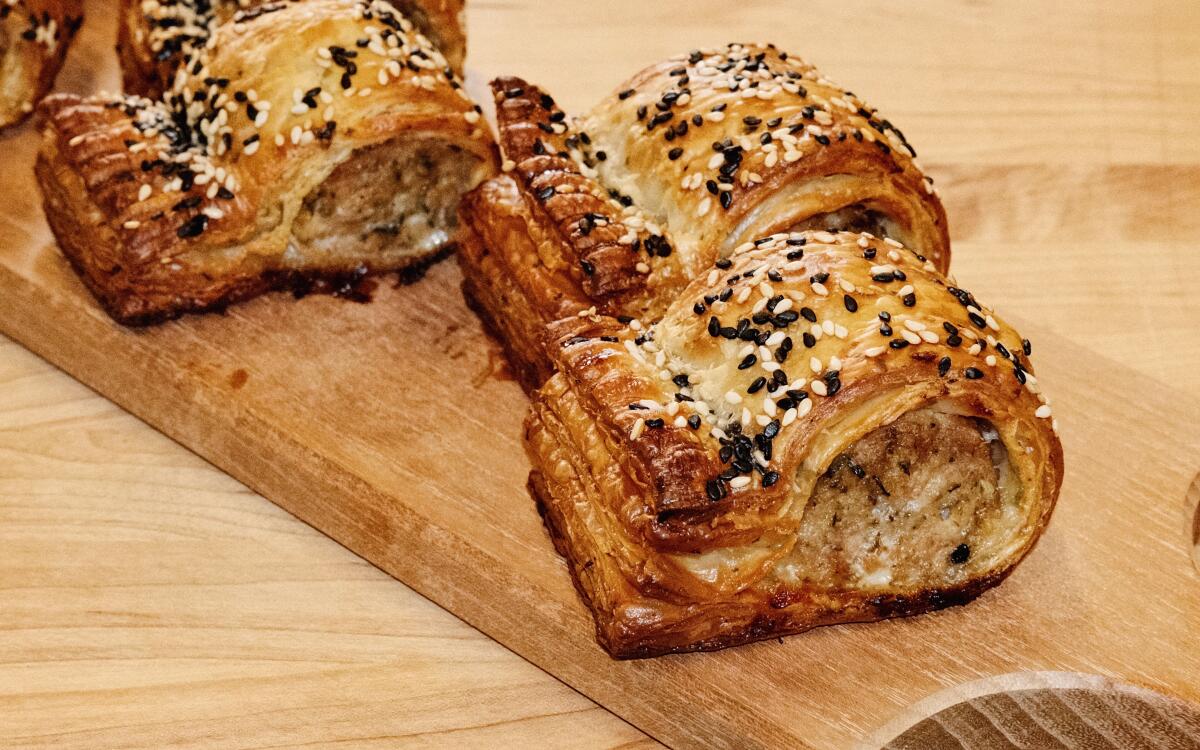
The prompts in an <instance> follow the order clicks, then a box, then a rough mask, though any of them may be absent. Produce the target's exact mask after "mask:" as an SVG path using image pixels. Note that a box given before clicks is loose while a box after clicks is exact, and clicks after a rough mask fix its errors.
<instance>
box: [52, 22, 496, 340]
mask: <svg viewBox="0 0 1200 750" xmlns="http://www.w3.org/2000/svg"><path fill="white" fill-rule="evenodd" d="M268 18H269V20H266V19H268ZM264 23H270V25H271V32H272V33H271V34H263V33H259V29H258V26H259V25H261V24H264ZM42 113H43V116H44V119H45V122H46V127H45V135H44V139H43V147H42V151H41V153H40V154H39V158H38V163H37V174H38V178H39V183H40V185H41V187H42V190H43V194H44V198H45V205H46V214H47V218H48V220H49V222H50V225H51V228H52V229H53V230H54V232H55V235H56V237H57V238H58V241H59V245H60V247H61V248H62V249H63V251H64V253H65V254H66V255H67V257H68V258H69V259H70V260H71V262H72V264H73V265H74V266H75V267H76V268H77V270H79V271H80V274H81V276H82V278H83V280H84V281H85V283H86V284H87V285H88V287H89V288H90V289H91V290H92V291H93V293H95V295H96V296H97V298H98V299H99V300H100V301H101V302H102V303H103V304H104V306H105V308H106V309H107V310H108V311H109V312H110V314H111V315H112V316H113V317H114V318H116V319H117V320H119V321H121V322H124V323H127V324H146V323H154V322H158V321H161V320H164V319H168V318H171V317H175V316H177V315H179V314H182V313H185V312H201V311H205V310H212V309H220V308H222V307H224V306H225V305H227V304H229V303H231V302H234V301H238V300H240V299H244V298H246V297H248V296H252V295H254V294H257V293H260V292H262V291H265V290H268V289H272V288H279V287H286V286H289V285H292V284H293V283H295V282H296V280H297V279H298V278H299V279H307V278H313V277H316V278H333V279H338V278H342V277H346V276H349V277H351V278H353V277H356V276H357V275H358V274H360V273H362V272H364V271H372V272H379V271H391V270H398V269H402V268H405V267H408V266H410V265H413V264H416V263H420V262H422V261H423V260H424V259H426V258H429V257H431V256H434V255H437V254H438V253H439V252H441V251H443V250H444V248H446V247H447V246H448V245H450V244H451V243H453V242H455V241H456V239H457V229H456V217H455V211H456V207H457V202H458V198H459V196H460V195H461V194H462V192H464V191H465V190H466V189H469V188H470V187H472V186H474V185H476V184H478V183H479V182H480V181H481V180H483V179H484V178H486V177H487V176H488V175H489V174H491V173H492V172H493V171H494V168H495V159H496V157H495V146H494V144H493V141H492V138H491V135H490V134H489V133H488V131H487V128H486V125H484V124H483V123H482V121H481V117H480V110H479V107H478V106H477V105H475V104H473V103H472V102H471V101H470V99H469V98H468V97H467V96H466V94H465V93H464V91H463V89H462V85H461V83H460V81H459V80H458V78H457V76H456V75H455V74H454V72H453V70H452V69H451V68H450V67H449V66H448V64H447V62H446V60H445V59H444V58H443V57H442V55H441V54H440V53H439V52H438V51H437V50H436V49H435V48H434V47H432V46H431V45H430V44H429V43H428V42H427V41H426V40H425V39H424V37H422V36H420V35H419V34H417V33H416V32H415V30H414V29H413V26H412V24H411V23H410V22H409V21H408V20H407V19H405V18H404V17H403V16H402V15H401V14H400V13H398V12H397V11H396V10H395V8H394V6H392V5H391V4H390V3H388V2H384V1H383V0H306V2H303V3H269V4H261V5H258V6H256V7H255V8H253V9H251V10H248V11H239V12H238V13H236V14H235V15H234V16H233V17H232V18H231V19H230V20H229V21H228V22H227V23H224V24H220V25H218V26H216V27H215V28H214V30H213V32H212V36H211V37H210V38H209V39H208V41H207V42H206V44H205V46H204V47H203V48H202V49H200V50H198V51H196V53H195V54H194V55H193V57H192V58H191V59H190V60H189V61H188V63H187V64H186V65H185V66H184V67H182V68H180V69H179V70H178V72H177V73H176V75H175V80H174V83H173V85H172V88H171V89H170V90H169V91H168V92H167V93H166V94H164V96H163V98H162V99H157V100H152V99H148V98H145V97H138V96H121V97H114V96H98V97H89V98H82V99H81V98H79V97H74V96H55V97H51V98H50V99H48V100H46V102H45V103H44V104H43V107H42Z"/></svg>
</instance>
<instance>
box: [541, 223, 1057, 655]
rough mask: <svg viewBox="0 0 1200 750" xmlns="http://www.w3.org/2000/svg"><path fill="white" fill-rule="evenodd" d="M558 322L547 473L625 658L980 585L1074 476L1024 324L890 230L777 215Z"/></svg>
mask: <svg viewBox="0 0 1200 750" xmlns="http://www.w3.org/2000/svg"><path fill="white" fill-rule="evenodd" d="M549 340H550V342H551V344H550V346H549V347H548V351H550V352H552V353H553V358H554V365H555V368H556V369H557V373H556V374H554V375H553V376H552V377H551V378H550V379H549V380H548V381H547V382H546V383H545V384H544V385H543V386H542V387H541V388H540V389H539V390H538V391H537V392H536V394H535V395H534V398H533V408H532V411H531V413H530V415H529V417H528V419H527V422H526V443H527V448H528V451H529V455H530V459H531V461H532V464H533V471H532V473H531V475H530V480H529V484H530V489H531V491H532V493H533V495H534V496H535V497H536V499H537V501H538V504H539V506H540V508H541V511H542V513H543V515H544V517H545V520H546V524H547V526H548V528H549V529H550V531H551V535H552V536H553V538H554V541H555V544H556V546H557V547H558V549H559V551H560V552H561V553H562V554H563V555H564V556H565V557H566V559H567V561H568V563H569V565H570V568H571V571H572V574H573V575H574V577H575V581H576V583H577V585H578V588H579V590H580V592H581V593H582V594H583V597H584V599H585V600H586V602H587V604H588V606H589V607H590V608H591V610H592V613H593V614H594V616H595V619H596V628H597V635H598V638H599V641H600V643H601V645H603V646H604V648H606V649H607V650H608V651H609V652H610V653H611V654H612V655H613V656H616V657H621V658H627V657H643V656H654V655H658V654H664V653H670V652H676V651H691V650H700V649H714V648H722V647H725V646H731V645H735V644H739V643H744V642H747V641H753V640H758V639H762V638H768V637H775V636H779V635H784V634H788V633H796V632H800V631H803V630H806V629H809V628H812V627H816V626H818V625H826V624H830V623H844V622H859V621H867V620H877V619H881V618H885V617H892V616H899V615H911V614H916V613H919V612H925V611H928V610H933V609H938V608H941V607H946V606H950V605H954V604H961V603H964V602H966V601H968V600H970V599H972V598H973V597H975V596H977V595H978V594H979V593H980V592H982V591H983V590H985V589H987V588H989V587H991V586H994V585H995V584H997V583H999V582H1000V581H1001V580H1002V579H1003V578H1004V577H1005V576H1006V575H1007V574H1008V573H1009V572H1010V571H1011V570H1012V569H1013V566H1015V565H1016V564H1017V562H1018V561H1020V560H1021V558H1022V557H1023V556H1024V555H1025V554H1026V553H1027V552H1028V551H1029V549H1030V548H1031V546H1032V545H1033V543H1034V542H1035V540H1036V539H1037V538H1038V536H1039V535H1040V534H1041V532H1042V530H1043V529H1044V528H1045V526H1046V523H1047V521H1048V520H1049V517H1050V512H1051V509H1052V508H1053V506H1054V503H1055V500H1056V498H1057V495H1058V489H1059V486H1060V484H1061V482H1062V474H1063V465H1062V448H1061V445H1060V443H1059V440H1058V438H1057V435H1056V430H1055V424H1054V419H1053V417H1052V415H1051V410H1050V406H1049V404H1048V403H1046V400H1045V398H1044V397H1043V396H1042V395H1041V394H1040V389H1039V387H1038V385H1037V379H1036V377H1035V375H1034V373H1033V369H1032V366H1031V365H1030V363H1029V354H1030V350H1031V346H1030V344H1029V342H1028V341H1025V340H1023V339H1022V338H1021V336H1020V335H1019V334H1018V333H1017V332H1016V331H1015V330H1013V329H1012V328H1011V327H1010V326H1008V325H1007V324H1005V323H1003V322H1002V321H1000V320H999V319H998V318H997V317H996V316H995V314H994V313H993V312H992V311H991V310H990V309H989V308H987V307H985V306H983V305H982V304H980V303H979V302H978V301H977V300H976V299H975V298H974V297H973V296H972V295H971V294H970V293H969V292H967V291H965V290H963V289H959V288H956V287H954V286H952V285H951V284H950V283H949V282H948V281H947V280H946V278H945V277H944V276H943V275H942V274H941V273H940V272H939V271H938V270H937V268H936V267H935V264H934V263H933V262H932V261H930V260H924V259H923V256H921V255H919V254H917V253H915V252H913V251H912V250H909V249H906V248H904V247H902V246H901V245H900V244H899V243H897V242H896V241H894V240H891V239H880V238H878V237H875V236H873V235H870V234H858V233H837V234H831V233H827V232H823V231H817V232H812V231H806V232H803V233H781V234H775V235H769V236H767V237H764V238H762V239H760V240H757V241H755V242H751V243H746V244H745V245H744V246H742V247H741V248H739V249H737V250H735V251H734V252H733V253H732V254H731V255H730V256H729V257H728V258H725V259H719V260H717V261H715V263H714V264H713V265H711V266H710V267H709V269H708V270H707V271H704V272H701V273H699V274H698V275H697V277H696V278H695V279H694V280H693V281H691V282H690V283H689V284H688V285H687V286H686V287H684V288H683V289H682V291H681V293H680V294H679V295H678V296H676V297H675V298H673V299H672V300H670V301H669V302H668V303H667V304H666V309H665V310H664V312H663V315H662V318H661V320H659V321H657V322H646V323H643V322H641V321H639V320H638V319H636V318H635V319H632V320H627V322H621V321H619V320H617V319H616V318H613V317H611V316H608V315H603V314H600V313H592V312H590V311H583V312H580V313H578V314H577V315H575V316H573V317H569V318H565V319H563V320H560V321H558V322H556V323H554V324H553V325H552V326H551V327H550V328H549Z"/></svg>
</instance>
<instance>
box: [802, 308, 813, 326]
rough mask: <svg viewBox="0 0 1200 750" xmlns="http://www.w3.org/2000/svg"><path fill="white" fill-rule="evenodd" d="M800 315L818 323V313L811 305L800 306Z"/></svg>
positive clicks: (810, 321)
mask: <svg viewBox="0 0 1200 750" xmlns="http://www.w3.org/2000/svg"><path fill="white" fill-rule="evenodd" d="M800 315H801V316H802V317H803V318H804V319H805V320H807V321H808V322H809V323H816V322H817V314H816V313H815V312H813V309H812V308H811V307H802V308H800Z"/></svg>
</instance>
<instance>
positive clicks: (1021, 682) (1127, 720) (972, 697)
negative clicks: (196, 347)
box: [862, 672, 1200, 750]
mask: <svg viewBox="0 0 1200 750" xmlns="http://www.w3.org/2000/svg"><path fill="white" fill-rule="evenodd" d="M911 713H912V714H913V715H914V716H919V717H923V718H920V719H919V720H918V721H916V723H915V724H913V725H912V726H911V727H908V728H906V729H904V730H903V731H901V732H900V733H899V734H896V735H895V736H892V735H893V734H894V733H895V728H894V726H892V725H889V726H885V727H883V728H881V730H880V731H879V732H877V733H876V735H875V737H872V738H870V739H869V740H868V741H867V742H864V743H863V744H862V747H864V748H871V750H874V748H878V747H881V746H882V747H883V748H884V749H885V750H1009V749H1011V750H1072V749H1073V748H1088V750H1125V749H1126V748H1163V749H1166V748H1171V749H1172V750H1200V710H1198V709H1197V707H1196V706H1194V705H1191V704H1187V703H1183V702H1182V701H1177V700H1174V699H1172V698H1168V697H1166V696H1164V695H1160V694H1158V693H1154V692H1152V691H1149V690H1144V689H1141V688H1138V687H1135V686H1132V685H1125V684H1122V683H1119V682H1115V681H1113V680H1109V679H1106V678H1103V677H1098V676H1095V675H1081V674H1073V673H1069V672H1065V673H1064V672H1023V673H1017V674H1005V675H999V676H997V677H993V678H988V679H984V680H980V681H978V682H974V683H970V684H968V685H959V686H956V687H953V688H949V689H947V690H943V691H941V692H939V693H937V694H935V695H933V696H930V697H929V698H927V699H925V700H923V701H921V702H920V703H918V704H917V705H916V706H914V707H913V708H912V710H911ZM903 722H904V720H903V719H902V720H901V721H898V722H892V724H903ZM889 738H890V739H889Z"/></svg>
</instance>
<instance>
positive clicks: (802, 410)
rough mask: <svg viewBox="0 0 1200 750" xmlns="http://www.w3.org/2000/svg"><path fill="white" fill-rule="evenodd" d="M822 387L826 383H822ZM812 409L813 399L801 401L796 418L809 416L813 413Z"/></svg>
mask: <svg viewBox="0 0 1200 750" xmlns="http://www.w3.org/2000/svg"><path fill="white" fill-rule="evenodd" d="M821 385H824V383H822V384H821ZM812 408H813V402H812V399H811V398H806V399H804V400H803V401H801V402H800V404H799V405H798V406H797V407H796V416H797V417H803V416H805V415H807V414H808V413H809V412H810V411H812Z"/></svg>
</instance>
